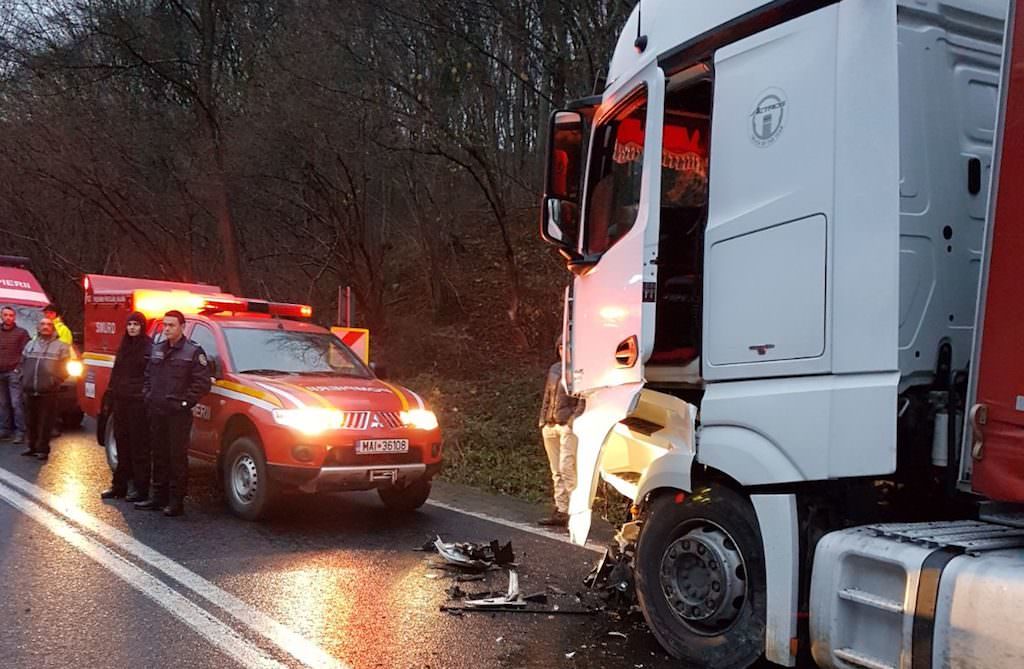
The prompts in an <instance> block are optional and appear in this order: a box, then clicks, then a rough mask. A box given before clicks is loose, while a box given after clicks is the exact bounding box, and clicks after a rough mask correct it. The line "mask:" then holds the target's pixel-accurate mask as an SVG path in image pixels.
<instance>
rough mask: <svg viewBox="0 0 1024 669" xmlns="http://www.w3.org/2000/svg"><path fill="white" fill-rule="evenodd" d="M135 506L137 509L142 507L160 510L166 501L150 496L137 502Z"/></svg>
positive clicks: (148, 509)
mask: <svg viewBox="0 0 1024 669" xmlns="http://www.w3.org/2000/svg"><path fill="white" fill-rule="evenodd" d="M134 506H135V508H136V509H141V510H143V511H159V510H160V509H162V508H164V503H163V502H161V501H160V500H157V499H153V498H152V497H149V498H147V499H144V500H142V501H141V502H135V504H134Z"/></svg>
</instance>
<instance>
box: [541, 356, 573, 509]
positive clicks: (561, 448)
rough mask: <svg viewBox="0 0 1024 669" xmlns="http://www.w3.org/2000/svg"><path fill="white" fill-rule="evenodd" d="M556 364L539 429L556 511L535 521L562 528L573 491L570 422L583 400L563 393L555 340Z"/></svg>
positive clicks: (550, 371)
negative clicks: (546, 457)
mask: <svg viewBox="0 0 1024 669" xmlns="http://www.w3.org/2000/svg"><path fill="white" fill-rule="evenodd" d="M555 349H556V350H557V351H558V358H559V361H558V362H556V363H555V364H553V365H551V368H550V369H548V375H547V379H546V381H545V383H544V399H543V403H542V404H541V409H540V422H539V424H538V426H539V427H540V430H541V436H542V437H543V438H544V450H545V451H546V452H547V455H548V465H549V466H550V468H551V480H552V482H553V484H554V489H555V510H554V513H552V514H551V516H549V517H547V518H544V519H542V520H539V521H537V522H538V524H540V525H546V526H550V527H565V526H566V525H568V523H569V495H571V494H572V491H573V490H574V489H575V488H576V435H575V434H573V431H572V422H573V420H575V418H576V417H577V416H579V415H580V414H581V413H583V408H584V406H585V404H584V402H583V400H581V399H579V398H577V397H573V396H571V395H569V394H568V393H567V392H565V384H563V383H562V361H561V358H562V338H561V337H559V338H558V339H556V340H555Z"/></svg>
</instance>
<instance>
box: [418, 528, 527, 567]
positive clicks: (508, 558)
mask: <svg viewBox="0 0 1024 669" xmlns="http://www.w3.org/2000/svg"><path fill="white" fill-rule="evenodd" d="M434 550H436V551H437V554H438V555H440V556H441V559H443V560H444V561H445V562H446V563H447V564H450V565H453V566H455V567H458V568H460V569H465V570H468V571H486V570H488V569H492V568H494V567H495V566H500V567H508V566H514V565H515V559H516V557H515V553H513V551H512V542H511V541H509V542H507V543H505V544H504V545H502V544H501V543H500V542H499V541H497V540H494V541H491V542H490V543H489V544H478V543H471V542H461V543H445V542H444V541H443V540H442V539H441V537H440V536H438V537H437V539H435V540H434Z"/></svg>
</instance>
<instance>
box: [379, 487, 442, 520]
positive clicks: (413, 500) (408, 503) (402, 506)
mask: <svg viewBox="0 0 1024 669" xmlns="http://www.w3.org/2000/svg"><path fill="white" fill-rule="evenodd" d="M377 494H378V495H380V501H382V502H384V506H386V507H388V508H389V509H391V510H392V511H402V512H406V513H408V512H410V511H415V510H416V509H418V508H420V507H421V506H423V505H424V504H425V503H426V501H427V498H428V497H430V481H429V480H426V479H420V480H419V481H413V482H412V483H410V484H409V485H407V486H392V487H389V488H377Z"/></svg>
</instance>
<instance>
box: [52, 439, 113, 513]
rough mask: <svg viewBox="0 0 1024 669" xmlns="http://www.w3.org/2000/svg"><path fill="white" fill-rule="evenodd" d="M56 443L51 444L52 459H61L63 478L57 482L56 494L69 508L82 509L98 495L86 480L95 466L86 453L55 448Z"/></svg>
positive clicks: (74, 449)
mask: <svg viewBox="0 0 1024 669" xmlns="http://www.w3.org/2000/svg"><path fill="white" fill-rule="evenodd" d="M55 441H56V440H53V441H52V442H51V449H52V451H53V452H52V453H51V455H50V457H51V458H53V457H55V456H56V457H59V458H60V465H61V476H60V478H59V479H57V481H56V484H57V485H56V486H55V489H54V494H56V495H57V497H59V498H60V500H61V501H62V502H63V503H64V504H66V505H67V506H68V507H71V508H81V506H82V502H84V501H85V499H86V497H91V496H93V495H96V494H97V493H96V490H95V486H94V485H93V484H92V483H91V482H89V481H88V480H87V479H86V477H87V476H88V472H89V471H90V470H91V469H92V468H93V467H94V466H95V464H94V462H93V461H92V458H90V457H88V456H89V454H88V453H87V452H86V451H84V450H82V449H79V448H68V449H64V448H54V442H55ZM108 471H109V470H108Z"/></svg>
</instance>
